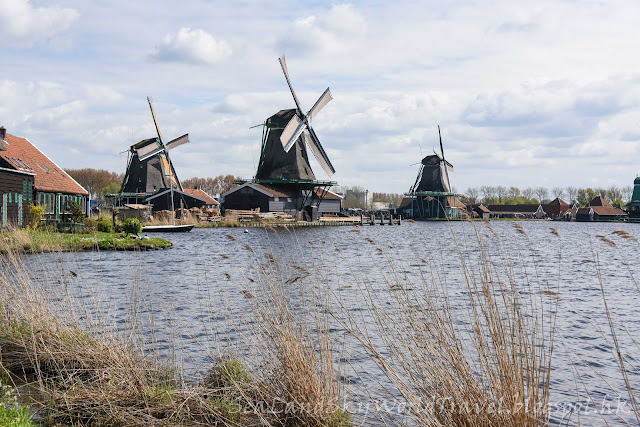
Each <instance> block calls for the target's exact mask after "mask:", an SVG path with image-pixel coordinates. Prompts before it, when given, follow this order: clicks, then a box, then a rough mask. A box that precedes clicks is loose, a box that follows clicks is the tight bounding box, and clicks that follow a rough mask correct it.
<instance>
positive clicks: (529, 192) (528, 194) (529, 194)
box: [522, 187, 534, 199]
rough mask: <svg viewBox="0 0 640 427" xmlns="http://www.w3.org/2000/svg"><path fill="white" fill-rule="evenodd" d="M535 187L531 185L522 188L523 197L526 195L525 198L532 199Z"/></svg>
mask: <svg viewBox="0 0 640 427" xmlns="http://www.w3.org/2000/svg"><path fill="white" fill-rule="evenodd" d="M533 194H534V191H533V188H531V187H527V188H525V189H523V190H522V197H524V198H525V199H531V198H533Z"/></svg>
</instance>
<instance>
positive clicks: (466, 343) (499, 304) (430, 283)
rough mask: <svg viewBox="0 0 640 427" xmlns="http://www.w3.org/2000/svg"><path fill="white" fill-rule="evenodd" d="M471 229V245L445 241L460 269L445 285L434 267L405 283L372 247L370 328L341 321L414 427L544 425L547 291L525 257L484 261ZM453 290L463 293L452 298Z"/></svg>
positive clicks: (550, 316) (549, 320) (549, 342)
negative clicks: (374, 278) (374, 273)
mask: <svg viewBox="0 0 640 427" xmlns="http://www.w3.org/2000/svg"><path fill="white" fill-rule="evenodd" d="M489 227H490V226H489ZM475 231H476V233H475V236H476V237H475V240H476V241H475V242H472V243H474V244H471V245H469V243H468V242H465V243H462V242H456V241H453V242H452V246H455V247H457V250H458V251H459V257H458V258H459V262H460V265H461V271H462V272H463V276H462V277H460V278H459V281H456V282H455V283H449V282H448V281H447V279H446V275H445V274H442V273H443V272H442V271H440V270H438V269H437V267H436V268H435V269H430V270H429V269H425V270H423V274H422V276H421V277H420V278H418V279H415V278H413V279H409V278H408V277H407V276H406V275H405V273H403V272H401V271H403V269H402V268H400V266H399V265H398V261H397V260H396V259H395V258H394V256H393V255H392V254H389V253H387V252H388V250H386V249H383V245H378V250H379V252H381V253H382V254H383V255H384V262H383V263H381V262H379V261H378V262H377V264H378V265H384V268H380V269H379V270H378V273H379V276H380V277H381V278H382V283H383V285H384V287H386V288H387V291H388V292H384V289H382V288H381V286H380V284H379V283H378V284H373V283H371V282H370V281H369V280H366V279H361V280H360V282H361V283H362V285H363V286H362V288H361V291H362V293H363V295H364V296H365V300H366V301H367V308H368V312H369V313H368V314H369V315H370V316H371V322H370V323H369V322H367V321H363V319H362V318H357V317H355V316H354V315H352V314H348V315H346V316H343V318H344V319H346V320H345V321H344V325H345V327H346V328H347V329H348V330H349V331H350V332H351V334H352V335H353V336H354V337H356V339H357V340H358V341H359V342H360V343H361V344H362V346H364V347H365V348H366V349H367V351H368V353H369V354H370V356H371V360H372V361H373V362H374V363H375V364H376V365H377V366H378V368H379V369H380V370H381V371H382V372H383V373H384V374H385V375H386V377H387V379H388V380H389V382H390V383H391V384H393V385H394V386H395V389H396V390H397V392H398V393H399V394H400V395H401V397H402V399H404V402H403V405H402V406H403V407H404V408H405V410H406V412H408V413H409V414H410V416H411V418H412V419H413V422H417V423H418V424H419V425H429V426H431V425H441V426H450V425H456V426H457V425H460V426H480V425H483V426H487V425H495V426H526V425H531V426H533V425H535V426H539V425H546V424H547V423H548V421H549V412H548V403H549V395H550V389H549V386H550V374H551V360H552V354H553V331H554V324H555V315H556V300H555V298H554V297H553V296H554V295H555V292H554V291H552V290H548V289H546V285H542V284H540V283H532V280H535V279H536V276H535V274H532V272H531V271H527V270H528V269H527V261H526V260H525V259H521V260H520V263H519V264H518V265H513V264H512V263H511V261H509V262H504V259H503V258H502V257H500V255H499V254H497V255H495V254H494V255H491V254H490V251H489V250H488V248H487V246H486V245H487V241H486V239H485V238H483V237H481V234H480V233H479V232H478V230H477V229H475ZM490 231H491V232H493V230H492V229H491V230H490ZM518 232H521V233H522V234H525V235H526V233H524V231H523V230H522V229H519V230H518ZM525 238H526V236H525ZM455 239H456V236H455V235H454V234H453V233H452V240H455ZM370 243H372V244H377V242H375V241H373V240H371V241H370ZM493 243H494V244H495V242H493ZM463 245H466V246H467V247H466V251H465V250H463V249H465V248H464V247H463ZM471 253H473V254H474V256H470V254H471ZM473 257H475V258H476V262H471V258H473ZM422 261H423V262H424V265H425V266H426V265H430V264H436V265H437V260H431V262H430V261H429V260H424V259H423V260H422ZM457 290H463V295H462V296H461V295H458V296H457V297H456V298H452V297H451V295H450V294H451V293H453V292H456V291H457ZM538 291H542V292H538ZM389 294H391V295H389ZM345 313H347V310H343V312H342V313H341V314H343V315H344V314H345Z"/></svg>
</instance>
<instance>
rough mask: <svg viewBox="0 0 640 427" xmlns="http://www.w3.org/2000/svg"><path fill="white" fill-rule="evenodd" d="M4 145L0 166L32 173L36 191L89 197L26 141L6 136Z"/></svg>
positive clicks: (0, 153) (58, 167)
mask: <svg viewBox="0 0 640 427" xmlns="http://www.w3.org/2000/svg"><path fill="white" fill-rule="evenodd" d="M4 145H5V147H6V151H0V166H3V167H6V168H9V169H15V170H19V171H22V172H30V173H34V174H35V178H34V186H35V188H36V190H37V191H40V192H52V193H53V192H55V193H65V194H81V195H85V196H86V195H89V193H88V192H87V190H85V189H84V188H82V186H81V185H80V184H78V183H77V182H76V181H75V180H74V179H73V178H71V176H69V175H67V173H66V172H65V171H64V170H63V169H62V168H61V167H60V166H58V165H56V164H55V163H54V162H53V160H51V159H50V158H49V157H47V156H46V155H45V154H44V153H43V152H42V151H40V150H39V149H38V148H36V146H34V145H33V144H32V143H31V142H30V141H29V140H28V139H26V138H20V137H17V136H13V135H11V134H7V139H6V141H4Z"/></svg>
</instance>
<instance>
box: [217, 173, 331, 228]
mask: <svg viewBox="0 0 640 427" xmlns="http://www.w3.org/2000/svg"><path fill="white" fill-rule="evenodd" d="M319 200H320V203H318V201H319ZM221 204H222V206H223V208H224V209H225V210H229V209H237V210H252V209H253V210H259V211H260V212H289V213H291V215H294V216H295V215H296V213H297V212H300V211H304V215H305V216H306V218H307V219H308V220H311V221H316V220H317V219H318V217H319V216H320V215H322V214H325V213H329V212H335V213H337V212H340V209H341V207H342V197H341V196H340V195H338V194H336V193H333V192H331V191H329V190H322V189H319V188H316V189H314V191H313V193H311V192H308V194H306V193H305V192H298V191H294V190H289V187H278V186H271V185H266V184H257V183H255V182H246V183H244V184H241V185H239V186H237V187H235V188H232V189H231V190H229V191H227V192H226V193H224V194H223V195H222V201H221Z"/></svg>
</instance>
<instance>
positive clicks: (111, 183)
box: [65, 168, 124, 199]
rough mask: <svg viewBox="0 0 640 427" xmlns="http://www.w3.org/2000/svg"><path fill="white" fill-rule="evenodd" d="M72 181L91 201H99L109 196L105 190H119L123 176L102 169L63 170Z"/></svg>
mask: <svg viewBox="0 0 640 427" xmlns="http://www.w3.org/2000/svg"><path fill="white" fill-rule="evenodd" d="M65 171H66V172H67V173H68V174H69V176H71V177H72V178H73V179H74V180H76V181H77V182H78V184H80V185H81V186H83V187H84V189H85V190H87V191H88V192H89V195H90V197H91V198H92V199H100V198H102V197H103V196H104V195H105V194H110V192H109V191H107V189H110V190H111V189H113V188H116V187H117V189H118V191H119V190H120V186H121V185H122V180H123V179H124V174H118V173H116V172H109V171H108V170H104V169H92V168H84V169H65Z"/></svg>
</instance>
